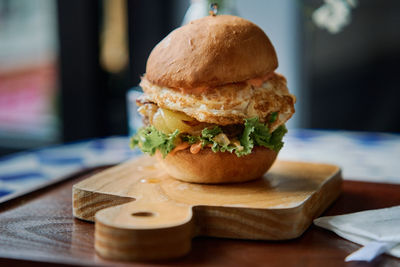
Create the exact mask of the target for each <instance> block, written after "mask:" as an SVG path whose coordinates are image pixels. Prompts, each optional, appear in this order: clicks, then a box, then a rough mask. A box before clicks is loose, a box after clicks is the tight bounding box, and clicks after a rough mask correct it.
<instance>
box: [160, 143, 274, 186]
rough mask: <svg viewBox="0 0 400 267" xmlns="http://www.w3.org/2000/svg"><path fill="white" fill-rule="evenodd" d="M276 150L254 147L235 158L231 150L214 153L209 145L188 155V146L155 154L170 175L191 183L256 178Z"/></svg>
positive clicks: (211, 182)
mask: <svg viewBox="0 0 400 267" xmlns="http://www.w3.org/2000/svg"><path fill="white" fill-rule="evenodd" d="M276 156H277V152H275V151H273V150H271V149H268V148H265V147H260V146H257V147H255V148H253V151H252V153H251V154H248V155H246V156H241V157H237V156H236V154H235V153H230V152H217V153H214V152H213V151H212V150H211V149H210V148H205V149H202V150H200V152H199V153H197V154H192V153H191V152H190V151H189V149H185V150H180V151H177V152H176V153H175V154H173V155H171V154H168V155H167V156H166V157H165V158H163V156H162V155H161V153H160V152H157V154H156V157H157V159H158V161H159V162H160V163H161V164H162V166H163V168H164V170H165V171H166V172H167V173H168V174H169V175H170V176H172V177H174V178H176V179H178V180H181V181H185V182H191V183H205V184H221V183H238V182H246V181H250V180H254V179H257V178H260V177H261V176H262V175H263V174H264V173H265V172H267V171H268V169H269V168H270V167H271V165H272V164H273V163H274V161H275V159H276Z"/></svg>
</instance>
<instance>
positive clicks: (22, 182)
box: [0, 129, 400, 203]
mask: <svg viewBox="0 0 400 267" xmlns="http://www.w3.org/2000/svg"><path fill="white" fill-rule="evenodd" d="M139 154H140V152H139V151H138V150H137V149H136V150H133V151H132V150H131V149H130V148H129V139H128V137H108V138H103V139H95V140H88V141H82V142H78V143H72V144H66V145H62V146H54V147H49V148H43V149H40V150H35V151H30V152H23V153H19V154H15V155H11V156H7V157H4V158H1V159H0V203H1V202H4V201H6V200H8V199H11V198H14V197H16V196H19V195H22V194H25V193H27V192H31V191H33V190H36V189H38V188H41V187H44V186H47V185H49V184H52V183H55V182H58V181H60V180H62V179H65V178H67V177H69V176H70V175H71V174H74V173H76V172H78V171H81V170H84V169H87V168H92V167H96V166H102V165H108V164H116V163H119V162H122V161H125V160H127V159H130V158H132V157H135V156H136V155H139ZM279 159H282V160H296V161H312V162H324V163H331V164H336V165H339V166H340V167H341V168H342V169H343V176H344V179H348V180H361V181H371V182H382V183H395V184H400V135H398V134H383V133H361V132H346V131H319V130H300V129H299V130H293V129H292V130H290V131H289V133H288V134H287V135H286V136H285V146H284V148H283V149H282V150H281V152H280V154H279Z"/></svg>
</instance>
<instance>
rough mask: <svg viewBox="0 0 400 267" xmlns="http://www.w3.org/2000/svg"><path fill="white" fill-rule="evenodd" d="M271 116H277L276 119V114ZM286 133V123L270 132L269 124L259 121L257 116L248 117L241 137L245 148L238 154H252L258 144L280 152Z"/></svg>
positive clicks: (241, 142)
mask: <svg viewBox="0 0 400 267" xmlns="http://www.w3.org/2000/svg"><path fill="white" fill-rule="evenodd" d="M271 117H275V118H274V120H276V116H271ZM271 120H272V119H271ZM286 133H287V129H286V127H285V126H284V125H281V126H279V127H278V128H277V129H276V130H275V131H273V132H272V133H270V132H269V129H268V126H267V125H266V124H263V123H261V122H259V120H258V118H257V117H255V118H250V119H246V120H245V123H244V130H243V134H242V136H241V137H240V144H241V145H242V146H243V148H244V149H243V150H242V151H240V152H237V153H236V154H237V155H238V156H243V155H247V154H250V153H251V151H252V149H253V147H254V146H256V145H258V146H263V147H266V148H269V149H272V150H275V151H276V152H278V151H279V150H280V149H281V148H282V147H283V141H282V138H283V136H284V135H285V134H286Z"/></svg>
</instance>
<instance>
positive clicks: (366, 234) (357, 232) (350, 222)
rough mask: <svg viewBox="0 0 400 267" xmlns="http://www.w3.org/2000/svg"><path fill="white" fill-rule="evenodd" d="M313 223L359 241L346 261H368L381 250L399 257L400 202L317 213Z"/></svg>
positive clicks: (356, 241) (353, 240) (380, 252)
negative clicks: (332, 213)
mask: <svg viewBox="0 0 400 267" xmlns="http://www.w3.org/2000/svg"><path fill="white" fill-rule="evenodd" d="M314 224H315V225H317V226H320V227H322V228H325V229H328V230H331V231H333V232H335V233H336V234H338V235H339V236H341V237H343V238H345V239H348V240H350V241H352V242H355V243H358V244H361V245H363V247H361V248H360V249H359V250H357V251H355V252H353V253H352V254H350V255H349V256H347V257H346V259H345V260H346V261H371V260H373V259H374V258H375V257H377V256H379V255H380V254H382V253H387V254H390V255H392V256H395V257H398V258H400V206H395V207H391V208H385V209H377V210H367V211H362V212H356V213H351V214H346V215H339V216H326V217H321V218H318V219H315V220H314Z"/></svg>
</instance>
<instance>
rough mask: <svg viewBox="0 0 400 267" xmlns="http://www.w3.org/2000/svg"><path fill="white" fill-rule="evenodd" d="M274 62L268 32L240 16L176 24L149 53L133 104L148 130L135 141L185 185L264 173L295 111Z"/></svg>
mask: <svg viewBox="0 0 400 267" xmlns="http://www.w3.org/2000/svg"><path fill="white" fill-rule="evenodd" d="M277 67H278V60H277V56H276V52H275V49H274V47H273V46H272V44H271V42H270V40H269V38H268V37H267V35H266V34H265V33H264V32H263V31H262V30H261V29H260V28H259V27H258V26H257V25H255V24H253V23H252V22H250V21H248V20H245V19H243V18H239V17H236V16H229V15H218V16H208V17H204V18H201V19H198V20H195V21H192V22H190V23H189V24H187V25H185V26H182V27H180V28H177V29H176V30H174V31H172V32H171V33H170V34H169V35H168V36H166V37H165V38H164V39H163V40H162V41H161V42H160V43H158V44H157V45H156V46H155V47H154V49H153V50H152V52H151V54H150V56H149V58H148V61H147V65H146V73H145V74H144V75H143V77H142V79H141V83H140V86H141V87H142V89H143V92H144V93H143V95H141V96H140V97H139V98H138V99H137V101H136V102H137V105H138V107H139V108H138V111H139V113H140V114H142V115H143V121H144V127H143V128H141V129H139V130H138V132H137V133H136V135H134V136H133V137H132V138H131V146H132V147H139V148H140V149H141V150H142V151H143V152H145V153H148V154H150V155H152V156H153V155H154V156H156V157H157V159H158V160H159V161H160V163H161V165H162V167H163V168H164V169H165V171H166V172H167V173H168V174H169V175H170V176H172V177H174V178H176V179H179V180H182V181H186V182H194V183H211V184H218V183H233V182H244V181H249V180H253V179H257V178H259V177H261V176H262V175H263V174H264V173H265V172H266V171H267V170H268V169H269V168H270V167H271V165H272V164H273V162H274V161H275V159H276V157H277V154H278V152H279V150H280V149H281V148H282V146H283V141H282V138H283V136H284V135H285V133H286V132H287V130H286V127H285V123H286V121H287V120H288V119H290V117H291V116H292V115H293V113H294V112H295V110H294V103H295V97H294V96H293V95H291V94H290V93H289V91H288V88H287V86H286V83H287V82H286V79H285V77H284V76H282V75H280V74H278V73H276V72H275V70H276V68H277Z"/></svg>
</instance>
